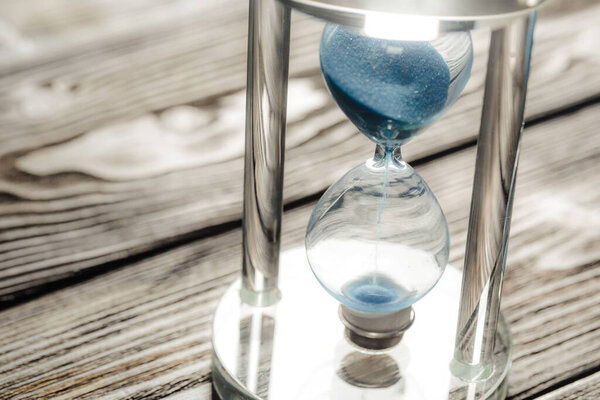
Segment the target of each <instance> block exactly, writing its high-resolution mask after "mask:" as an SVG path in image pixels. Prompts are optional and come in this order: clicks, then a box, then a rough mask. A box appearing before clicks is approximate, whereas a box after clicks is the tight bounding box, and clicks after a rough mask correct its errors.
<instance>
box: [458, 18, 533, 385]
mask: <svg viewBox="0 0 600 400" xmlns="http://www.w3.org/2000/svg"><path fill="white" fill-rule="evenodd" d="M534 20H535V14H531V15H528V16H525V17H521V18H517V19H515V20H514V21H513V22H512V23H511V24H510V25H508V26H507V27H506V28H503V29H499V30H496V31H494V32H492V37H491V42H490V50H489V60H488V72H487V78H486V86H485V95H484V104H483V114H482V118H481V128H480V133H479V140H478V145H477V161H476V169H475V180H474V184H473V197H472V202H471V216H470V220H469V231H468V237H467V249H466V256H465V266H464V275H463V283H462V294H461V300H460V312H459V319H458V327H457V335H456V350H455V364H454V368H455V372H457V373H460V374H466V375H469V376H470V377H471V378H477V377H481V376H485V375H486V374H489V373H491V372H490V368H489V365H490V364H491V363H492V357H493V349H494V340H495V332H496V325H497V320H498V314H499V312H500V296H501V292H502V279H503V276H504V268H505V264H506V251H507V245H508V236H509V229H510V217H511V210H512V203H513V197H514V188H515V179H516V173H517V162H518V155H519V143H520V139H521V132H522V127H523V112H524V106H525V94H526V91H527V77H528V74H529V60H530V53H531V46H532V35H533V25H534ZM460 370H462V372H458V371H460Z"/></svg>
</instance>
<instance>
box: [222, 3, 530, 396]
mask: <svg viewBox="0 0 600 400" xmlns="http://www.w3.org/2000/svg"><path fill="white" fill-rule="evenodd" d="M541 1H542V0H529V1H526V2H524V1H521V0H485V1H481V0H449V1H437V0H433V1H425V2H413V1H387V0H251V1H250V30H249V32H250V36H249V48H248V49H249V54H248V88H247V115H246V118H247V121H246V122H247V124H246V157H245V175H244V214H243V262H242V276H241V279H239V280H237V281H236V282H234V283H233V284H232V285H231V286H230V287H229V289H228V290H227V291H226V292H225V294H224V295H223V297H222V299H221V301H220V302H219V305H218V307H217V310H216V312H215V316H214V321H213V374H212V379H213V383H214V387H215V389H216V392H217V394H218V395H219V396H220V397H221V398H223V399H253V400H255V399H261V400H266V399H270V400H283V399H285V400H287V399H295V400H317V399H329V400H358V399H371V400H375V399H377V400H388V399H410V400H413V399H432V400H433V399H502V398H504V397H505V395H506V390H507V376H508V370H509V367H510V350H511V342H510V334H509V330H508V326H507V324H506V322H505V321H504V319H503V317H502V315H501V313H500V298H501V289H502V278H503V274H504V267H505V261H506V248H507V240H508V232H509V226H510V212H511V205H512V198H513V193H514V191H513V189H514V181H515V176H516V163H517V156H518V147H519V141H520V134H521V128H522V122H523V110H524V102H525V93H526V84H527V76H528V73H529V58H530V52H531V45H532V32H533V21H534V19H535V18H534V17H535V14H534V13H533V11H532V10H533V9H534V8H535V7H536V6H537V5H538V3H540V2H541ZM291 8H295V9H298V10H300V11H303V12H305V13H308V14H310V15H313V16H316V17H318V18H321V19H323V20H325V21H327V22H328V25H326V27H325V29H324V31H323V34H322V38H321V43H320V50H319V51H320V64H321V70H322V73H323V77H324V79H325V82H326V84H327V87H328V89H329V91H330V93H331V94H332V96H333V98H334V99H335V102H336V103H337V105H338V106H339V107H340V109H341V110H342V111H343V112H344V114H345V115H346V116H347V117H348V119H350V121H351V122H352V123H353V124H354V125H355V126H356V127H357V128H358V130H359V132H360V133H361V134H362V135H364V136H366V137H367V138H368V139H369V140H370V141H371V142H373V144H374V147H375V151H374V153H373V154H374V155H373V157H372V158H369V159H368V160H366V161H364V162H362V163H360V164H359V165H357V166H356V167H355V168H353V169H351V170H350V171H348V172H347V173H346V174H345V175H343V177H342V178H341V179H339V180H338V181H337V182H335V183H334V184H333V185H332V186H331V187H330V188H329V189H328V190H327V191H326V192H325V194H324V195H323V196H322V198H321V199H320V200H319V201H318V203H317V205H316V206H315V208H314V210H313V211H312V214H311V217H310V220H309V223H308V227H307V230H306V241H305V247H299V248H295V249H293V250H289V251H286V252H284V253H282V254H281V257H280V252H279V246H280V229H281V215H282V205H283V195H282V187H283V161H284V157H283V154H284V150H283V149H284V137H285V114H286V101H285V99H286V96H287V74H288V53H289V28H290V12H291ZM472 29H489V30H490V31H491V36H490V44H489V56H488V68H487V76H486V81H485V93H484V98H483V109H482V116H481V125H480V131H479V139H478V150H477V160H476V172H475V177H474V190H473V197H472V204H471V214H470V219H469V228H468V236H467V248H466V252H465V254H466V255H465V262H464V267H463V268H462V270H461V269H460V268H457V266H452V265H446V264H447V262H448V252H449V240H450V238H449V233H448V226H447V223H446V219H445V217H444V214H443V212H442V209H441V207H440V205H439V203H438V201H437V200H436V198H435V196H434V194H433V193H432V191H431V190H430V188H429V187H428V186H427V184H426V183H425V181H424V180H423V179H422V178H421V177H420V176H419V175H418V173H417V172H416V171H415V170H414V169H413V168H412V167H411V166H410V165H408V164H407V163H406V162H405V161H404V160H403V159H402V153H401V146H402V145H403V144H404V143H406V142H407V141H409V140H410V139H411V138H413V137H414V136H415V135H417V134H418V133H419V132H420V131H422V130H423V129H424V128H425V127H427V126H429V125H431V124H432V123H434V122H435V121H436V120H437V119H438V118H439V117H440V116H441V115H442V114H443V113H444V112H445V111H446V110H447V109H449V108H450V107H451V105H452V104H453V103H454V101H455V100H456V99H457V98H458V97H459V95H460V93H461V91H462V90H463V88H464V87H465V84H466V82H467V80H468V79H469V75H470V71H471V65H472V62H473V48H472V42H471V35H470V31H471V30H472ZM423 134H424V135H426V134H427V133H426V132H424V133H423ZM448 134H449V135H450V134H452V132H448ZM365 143H368V142H367V141H365ZM332 151H335V149H332ZM315 173H317V171H315ZM280 265H281V268H280ZM311 271H312V272H311Z"/></svg>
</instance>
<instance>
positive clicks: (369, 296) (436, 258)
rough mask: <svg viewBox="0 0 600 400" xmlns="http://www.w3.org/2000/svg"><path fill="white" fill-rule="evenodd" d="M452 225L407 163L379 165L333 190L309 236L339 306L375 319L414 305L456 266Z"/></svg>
mask: <svg viewBox="0 0 600 400" xmlns="http://www.w3.org/2000/svg"><path fill="white" fill-rule="evenodd" d="M448 247H449V234H448V226H447V224H446V219H445V217H444V214H443V213H442V210H441V208H440V206H439V204H438V202H437V200H436V198H435V197H434V195H433V193H432V192H431V189H429V187H428V186H427V184H426V183H425V182H424V181H423V179H422V178H421V177H420V176H419V175H418V174H417V173H416V172H415V171H414V170H413V169H412V168H411V167H410V165H408V164H407V163H405V162H404V161H402V160H401V158H400V157H399V153H398V152H397V153H396V154H395V155H394V154H392V153H389V152H388V153H386V152H385V151H384V150H383V149H382V148H381V147H378V151H377V154H376V156H375V157H374V158H373V159H372V160H367V161H366V162H365V163H363V164H360V165H358V166H357V167H355V168H353V169H352V170H350V171H349V172H348V173H347V174H346V175H344V177H343V178H341V179H340V180H339V181H337V182H336V183H335V184H333V185H332V186H331V187H330V188H329V189H328V190H327V192H326V193H325V194H324V195H323V197H321V199H320V200H319V202H318V203H317V206H316V207H315V209H314V210H313V213H312V215H311V218H310V221H309V223H308V229H307V233H306V249H307V256H308V260H309V263H310V265H311V268H312V270H313V272H314V273H315V275H316V277H317V278H318V280H319V282H321V284H322V285H323V287H324V288H325V289H327V291H328V292H329V293H330V294H331V295H333V296H334V297H335V298H336V299H337V300H338V301H340V302H341V303H343V304H344V305H346V306H348V307H351V308H353V309H357V310H361V311H367V312H392V311H397V310H400V309H402V308H406V307H408V306H410V305H412V304H413V303H414V302H415V301H417V300H418V299H420V298H421V297H422V296H423V295H425V294H426V293H427V292H428V291H429V290H430V289H431V288H432V287H433V286H434V285H435V284H436V282H437V281H438V280H439V278H440V277H441V275H442V272H443V271H444V268H445V266H446V264H447V262H448Z"/></svg>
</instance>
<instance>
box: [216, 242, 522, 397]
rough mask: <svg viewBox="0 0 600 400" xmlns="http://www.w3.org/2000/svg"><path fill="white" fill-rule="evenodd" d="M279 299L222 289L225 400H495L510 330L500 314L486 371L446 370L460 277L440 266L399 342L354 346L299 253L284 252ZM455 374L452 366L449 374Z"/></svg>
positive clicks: (502, 386) (220, 366) (219, 354)
mask: <svg viewBox="0 0 600 400" xmlns="http://www.w3.org/2000/svg"><path fill="white" fill-rule="evenodd" d="M281 265H282V268H281V271H280V273H281V275H280V288H281V293H282V299H281V301H280V302H279V303H277V304H276V305H274V306H271V307H264V308H260V307H252V306H249V305H246V304H243V303H242V302H241V300H240V294H239V291H240V282H239V280H238V281H237V282H235V283H234V284H233V285H232V286H231V287H230V288H229V289H228V290H227V292H226V293H225V295H224V296H223V298H222V300H221V302H220V303H219V306H218V308H217V311H216V313H215V318H214V325H213V383H214V386H215V389H216V391H217V393H218V394H219V396H220V397H221V398H222V399H224V400H233V399H235V400H239V399H244V400H246V399H252V400H266V399H269V400H358V399H369V400H387V399H390V400H391V399H396V400H397V399H405V400H416V399H427V400H434V399H435V400H438V399H469V400H470V399H490V400H491V399H494V400H495V399H503V398H504V397H505V396H506V379H507V374H508V370H509V367H510V350H511V347H512V345H511V342H510V334H509V331H508V326H507V325H506V323H505V321H504V319H503V318H500V323H499V326H498V331H497V338H496V348H495V356H494V359H493V366H492V372H491V375H490V376H489V377H488V378H487V379H485V380H479V381H471V382H469V381H466V380H461V379H459V378H457V377H456V376H454V375H452V373H451V372H450V362H451V359H452V354H453V351H454V332H455V329H456V321H457V314H458V302H459V295H460V286H461V272H460V271H459V270H457V269H456V268H453V267H452V266H448V268H447V269H446V271H445V272H444V276H443V277H442V279H441V280H440V282H439V283H438V284H437V286H436V287H435V288H434V289H433V290H432V291H431V292H430V293H429V294H428V295H427V296H425V298H423V299H422V300H420V301H419V302H417V303H416V304H415V305H414V309H415V314H416V317H415V321H414V324H413V325H412V326H411V327H410V329H408V331H406V333H405V334H404V337H403V338H402V341H401V342H400V344H398V345H397V346H395V347H393V348H391V349H387V350H382V351H373V350H365V349H361V348H359V347H357V346H355V345H353V344H351V342H350V341H349V340H348V339H347V338H346V336H345V333H344V332H345V330H344V329H345V328H344V325H343V324H342V322H341V321H340V320H339V318H338V306H339V304H338V303H337V302H336V301H335V300H334V299H333V298H332V297H330V296H329V295H328V294H327V293H326V292H325V290H324V289H323V288H322V287H321V286H320V285H319V284H318V283H317V280H316V279H315V278H314V276H313V275H312V273H311V272H310V268H309V266H308V263H307V261H306V255H305V253H304V249H300V248H298V249H294V250H292V251H288V252H285V253H283V254H282V257H281ZM454 370H455V371H456V369H455V368H454Z"/></svg>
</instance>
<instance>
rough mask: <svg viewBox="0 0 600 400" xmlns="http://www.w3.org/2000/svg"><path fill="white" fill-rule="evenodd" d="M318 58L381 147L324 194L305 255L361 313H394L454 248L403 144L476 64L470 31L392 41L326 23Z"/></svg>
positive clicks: (419, 293)
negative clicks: (404, 153)
mask: <svg viewBox="0 0 600 400" xmlns="http://www.w3.org/2000/svg"><path fill="white" fill-rule="evenodd" d="M320 58H321V69H322V71H323V75H324V77H325V80H326V82H327V86H328V87H329V90H330V92H331V93H332V95H333V97H334V99H335V100H336V102H337V103H338V105H339V106H340V108H341V109H342V111H343V112H344V113H345V114H346V115H347V116H348V118H349V119H350V120H351V121H352V122H353V123H354V124H355V125H356V126H357V127H358V129H359V131H360V132H361V133H363V134H364V135H365V136H367V137H368V138H369V139H370V140H372V141H374V142H375V143H376V144H377V148H376V151H375V156H374V157H373V159H370V160H367V161H366V162H364V163H362V164H360V165H358V166H357V167H355V168H353V169H352V170H350V171H349V172H348V173H347V174H346V175H344V176H343V177H342V178H341V179H340V180H339V181H337V182H336V183H335V184H333V185H332V186H331V187H330V188H329V189H328V190H327V191H326V192H325V194H324V195H323V197H322V198H321V199H320V200H319V202H318V204H317V206H316V207H315V209H314V210H313V213H312V215H311V218H310V221H309V224H308V229H307V232H306V250H307V256H308V261H309V263H310V266H311V268H312V270H313V272H314V274H315V275H316V277H317V279H318V280H319V282H320V283H321V284H322V285H323V287H324V288H325V289H326V290H327V291H328V292H329V293H330V294H331V295H333V296H334V297H335V298H336V299H337V300H338V301H340V302H341V303H342V305H344V306H346V307H348V308H350V309H352V310H357V311H358V312H359V314H357V315H359V316H362V315H363V314H360V313H365V312H366V313H381V314H382V315H383V314H389V313H396V312H399V311H400V310H403V309H406V308H408V307H410V306H411V305H412V304H413V303H414V302H415V301H417V300H419V299H420V298H421V297H423V296H424V295H425V294H426V293H427V292H428V291H429V290H431V289H432V288H433V286H435V284H436V283H437V281H438V280H439V279H440V277H441V275H442V273H443V271H444V268H445V266H446V264H447V262H448V251H449V250H448V249H449V234H448V225H447V223H446V219H445V217H444V214H443V212H442V209H441V207H440V205H439V203H438V201H437V200H436V198H435V196H434V195H433V193H432V191H431V190H430V189H429V187H428V186H427V184H426V183H425V182H424V181H423V179H422V178H421V177H420V176H419V175H418V174H417V173H416V172H415V171H414V170H413V169H412V168H411V167H410V165H408V164H407V163H406V162H404V161H403V160H402V157H401V152H400V145H401V144H402V143H404V142H406V141H407V140H408V139H410V138H411V137H413V136H414V135H415V134H416V133H417V132H418V131H419V130H420V129H421V128H423V127H424V126H426V125H429V124H431V123H432V122H433V121H435V120H436V119H437V118H439V117H440V116H441V115H442V114H443V113H444V111H445V110H447V109H448V108H449V106H450V105H451V104H452V103H453V102H454V101H455V100H456V99H457V98H458V96H459V94H460V92H461V91H462V89H463V88H464V86H465V84H466V82H467V80H468V78H469V74H470V70H471V65H472V60H473V50H472V45H471V37H470V35H469V34H468V33H464V32H460V33H450V34H446V35H443V36H441V37H439V38H437V39H435V40H433V41H430V42H414V41H412V42H411V41H393V40H383V39H374V38H369V37H365V36H361V35H360V34H359V33H357V32H355V31H352V30H350V29H347V28H344V27H341V26H339V25H328V26H327V27H326V28H325V30H324V32H323V37H322V39H321V49H320ZM365 324H366V325H368V324H369V323H368V322H365ZM359 328H361V329H363V328H368V327H359ZM394 334H397V333H394Z"/></svg>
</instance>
